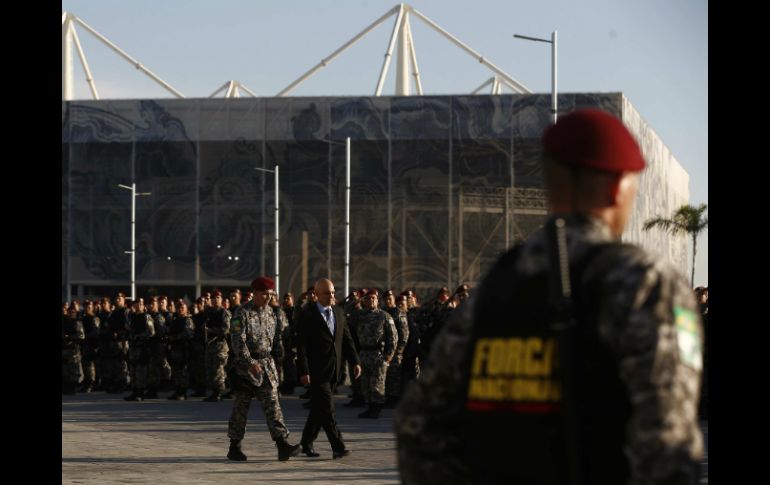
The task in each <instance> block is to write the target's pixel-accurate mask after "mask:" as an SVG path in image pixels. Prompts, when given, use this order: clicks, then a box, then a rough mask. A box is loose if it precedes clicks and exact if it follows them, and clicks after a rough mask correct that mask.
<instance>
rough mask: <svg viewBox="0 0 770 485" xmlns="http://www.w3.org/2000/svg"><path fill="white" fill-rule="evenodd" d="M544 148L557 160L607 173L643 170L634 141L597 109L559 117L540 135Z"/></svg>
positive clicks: (611, 118)
mask: <svg viewBox="0 0 770 485" xmlns="http://www.w3.org/2000/svg"><path fill="white" fill-rule="evenodd" d="M542 143H543V149H544V151H545V153H546V154H547V155H549V156H551V157H552V158H554V159H555V160H556V161H559V162H561V163H566V164H569V165H575V166H579V167H585V168H593V169H597V170H604V171H607V172H617V173H619V172H639V171H641V170H644V166H645V164H644V157H642V152H641V151H640V150H639V145H638V144H637V143H636V140H635V139H634V137H633V136H632V135H631V133H630V132H629V131H628V129H627V128H626V127H625V126H624V125H623V122H621V121H620V120H619V119H618V118H617V117H615V116H613V115H611V114H609V113H607V112H605V111H600V110H598V109H581V110H578V111H573V112H572V113H569V114H567V115H564V116H562V117H561V118H559V120H558V121H557V122H556V124H555V125H551V126H549V127H548V128H547V129H546V130H545V133H543V139H542Z"/></svg>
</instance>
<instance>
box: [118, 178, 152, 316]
mask: <svg viewBox="0 0 770 485" xmlns="http://www.w3.org/2000/svg"><path fill="white" fill-rule="evenodd" d="M118 187H120V188H122V189H126V190H130V191H131V250H130V251H124V252H126V253H130V254H131V301H134V300H136V198H137V196H140V195H152V193H150V192H139V193H137V192H136V183H133V184H131V186H130V187H129V186H128V185H123V184H118Z"/></svg>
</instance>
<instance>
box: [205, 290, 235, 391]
mask: <svg viewBox="0 0 770 485" xmlns="http://www.w3.org/2000/svg"><path fill="white" fill-rule="evenodd" d="M211 298H212V303H213V305H212V307H211V309H209V317H208V318H207V319H206V382H208V383H209V387H211V390H212V391H211V395H210V396H209V397H207V398H206V399H204V401H207V402H219V401H221V400H222V393H223V391H224V390H225V365H226V364H227V352H228V351H229V348H228V346H227V341H226V337H227V334H228V332H229V331H230V312H229V311H228V310H226V309H225V308H224V307H223V306H222V292H221V291H219V290H215V291H214V292H213V293H212V294H211Z"/></svg>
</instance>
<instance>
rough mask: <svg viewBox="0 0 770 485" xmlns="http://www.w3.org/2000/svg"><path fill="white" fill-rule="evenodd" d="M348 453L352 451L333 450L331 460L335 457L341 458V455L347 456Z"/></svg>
mask: <svg viewBox="0 0 770 485" xmlns="http://www.w3.org/2000/svg"><path fill="white" fill-rule="evenodd" d="M350 453H352V452H351V451H350V450H341V451H333V452H332V460H336V459H337V458H342V457H343V456H348V455H349V454H350Z"/></svg>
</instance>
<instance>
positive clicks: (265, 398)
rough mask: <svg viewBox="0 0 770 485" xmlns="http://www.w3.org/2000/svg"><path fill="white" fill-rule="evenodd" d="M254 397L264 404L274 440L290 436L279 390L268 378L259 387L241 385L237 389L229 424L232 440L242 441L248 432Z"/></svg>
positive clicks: (228, 435) (268, 425)
mask: <svg viewBox="0 0 770 485" xmlns="http://www.w3.org/2000/svg"><path fill="white" fill-rule="evenodd" d="M254 398H257V399H258V400H259V402H260V404H261V405H262V412H264V413H265V419H266V421H267V429H268V430H269V431H270V436H271V437H272V438H273V441H278V440H281V439H283V440H285V439H286V438H288V436H289V430H288V429H287V428H286V425H285V424H284V421H283V412H282V411H281V403H280V402H279V401H278V390H277V389H275V388H274V387H273V386H272V384H270V380H269V379H267V378H265V379H264V380H263V382H262V385H261V386H259V387H257V388H254V387H252V386H239V387H238V389H237V390H236V391H235V402H234V403H233V412H232V414H231V415H230V421H229V422H228V425H227V437H228V438H230V439H231V440H239V441H240V440H242V439H243V436H244V435H245V434H246V419H247V417H248V415H249V406H250V405H251V400H252V399H254Z"/></svg>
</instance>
